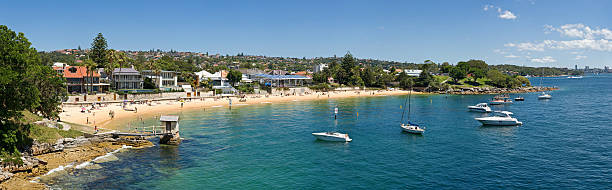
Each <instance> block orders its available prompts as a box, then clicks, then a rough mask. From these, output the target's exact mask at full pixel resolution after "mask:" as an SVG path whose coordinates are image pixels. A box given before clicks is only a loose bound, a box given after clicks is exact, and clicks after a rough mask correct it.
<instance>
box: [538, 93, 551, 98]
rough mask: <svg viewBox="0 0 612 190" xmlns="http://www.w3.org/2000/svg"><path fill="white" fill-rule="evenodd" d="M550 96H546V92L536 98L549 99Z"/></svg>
mask: <svg viewBox="0 0 612 190" xmlns="http://www.w3.org/2000/svg"><path fill="white" fill-rule="evenodd" d="M550 98H552V96H551V95H550V94H546V92H542V95H539V96H538V99H550Z"/></svg>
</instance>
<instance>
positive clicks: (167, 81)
mask: <svg viewBox="0 0 612 190" xmlns="http://www.w3.org/2000/svg"><path fill="white" fill-rule="evenodd" d="M140 74H142V76H143V77H146V78H150V79H152V80H153V82H154V83H155V87H157V88H160V89H161V88H177V87H178V82H177V80H178V77H177V72H175V71H159V73H156V72H155V71H153V70H143V71H141V72H140Z"/></svg>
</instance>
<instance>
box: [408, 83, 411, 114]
mask: <svg viewBox="0 0 612 190" xmlns="http://www.w3.org/2000/svg"><path fill="white" fill-rule="evenodd" d="M411 100H412V86H411V87H410V92H408V123H410V105H412V104H411V103H410V101H411Z"/></svg>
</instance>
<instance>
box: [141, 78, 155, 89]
mask: <svg viewBox="0 0 612 190" xmlns="http://www.w3.org/2000/svg"><path fill="white" fill-rule="evenodd" d="M142 88H144V89H155V83H153V79H151V78H149V77H145V79H144V81H143V83H142Z"/></svg>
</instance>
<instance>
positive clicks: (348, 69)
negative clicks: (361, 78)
mask: <svg viewBox="0 0 612 190" xmlns="http://www.w3.org/2000/svg"><path fill="white" fill-rule="evenodd" d="M356 65H357V63H356V61H355V58H354V57H353V55H352V54H351V53H350V52H348V53H346V55H344V57H343V58H342V64H341V67H342V69H341V70H340V72H339V73H338V74H337V75H339V76H338V79H337V80H338V82H339V83H340V84H345V85H349V83H355V81H352V82H351V81H350V80H351V79H353V80H356V78H355V77H353V75H354V74H355V72H353V68H355V66H356Z"/></svg>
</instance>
